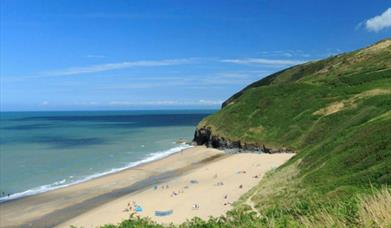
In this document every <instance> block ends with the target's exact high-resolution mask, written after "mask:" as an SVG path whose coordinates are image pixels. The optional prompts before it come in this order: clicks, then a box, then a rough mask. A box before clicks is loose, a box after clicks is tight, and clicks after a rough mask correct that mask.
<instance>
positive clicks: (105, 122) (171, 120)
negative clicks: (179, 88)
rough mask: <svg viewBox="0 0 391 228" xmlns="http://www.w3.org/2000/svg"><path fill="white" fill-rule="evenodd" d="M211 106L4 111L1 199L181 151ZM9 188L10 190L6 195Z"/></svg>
mask: <svg viewBox="0 0 391 228" xmlns="http://www.w3.org/2000/svg"><path fill="white" fill-rule="evenodd" d="M211 112H212V111H205V110H199V111H116V112H113V111H110V112H104V111H101V112H1V113H0V116H1V118H0V121H1V122H0V123H1V124H0V201H5V200H9V199H14V198H18V197H21V196H26V195H32V194H36V193H40V192H45V191H48V190H51V189H56V188H59V187H63V186H67V185H70V184H74V183H78V182H82V181H86V180H88V179H91V178H95V177H98V176H101V175H104V174H108V173H112V172H117V171H119V170H122V169H124V168H127V167H132V166H135V165H137V164H140V163H142V162H148V161H151V160H155V159H158V158H161V157H164V156H167V155H169V154H171V153H174V152H177V151H179V150H181V149H183V148H186V147H188V146H187V145H181V144H176V141H177V140H178V139H181V138H182V139H185V140H188V141H190V140H191V139H192V137H193V133H194V128H195V126H196V124H197V123H198V122H199V121H200V120H201V119H202V118H203V117H205V116H206V115H208V114H210V113H211ZM8 194H10V196H8Z"/></svg>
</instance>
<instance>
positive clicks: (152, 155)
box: [0, 144, 192, 203]
mask: <svg viewBox="0 0 391 228" xmlns="http://www.w3.org/2000/svg"><path fill="white" fill-rule="evenodd" d="M190 147H192V146H190V145H187V144H181V145H179V146H176V147H174V148H171V149H168V150H165V151H157V152H153V153H150V154H149V155H148V156H147V157H146V158H144V159H142V160H140V161H135V162H130V163H128V164H127V165H125V166H123V167H120V168H114V169H111V170H107V171H104V172H101V173H96V174H93V175H90V176H86V177H83V178H81V179H78V180H74V181H72V182H70V183H68V184H65V183H66V182H67V180H66V179H62V180H60V181H55V182H53V183H51V184H46V185H42V186H38V187H34V188H31V189H28V190H26V191H23V192H18V193H14V194H12V195H10V196H5V197H0V203H1V202H5V201H9V200H14V199H19V198H22V197H26V196H31V195H36V194H39V193H44V192H48V191H52V190H55V189H59V188H64V187H68V186H71V185H75V184H79V183H82V182H86V181H89V180H92V179H95V178H98V177H101V176H105V175H108V174H112V173H116V172H120V171H122V170H125V169H128V168H132V167H135V166H138V165H141V164H144V163H148V162H151V161H155V160H159V159H162V158H164V157H167V156H169V155H171V154H174V153H177V152H180V151H182V150H184V149H188V148H190ZM72 178H73V176H71V177H70V179H72Z"/></svg>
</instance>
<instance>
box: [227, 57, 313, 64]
mask: <svg viewBox="0 0 391 228" xmlns="http://www.w3.org/2000/svg"><path fill="white" fill-rule="evenodd" d="M221 62H223V63H235V64H258V65H296V64H301V63H305V62H306V61H303V60H286V59H257V58H247V59H223V60H221Z"/></svg>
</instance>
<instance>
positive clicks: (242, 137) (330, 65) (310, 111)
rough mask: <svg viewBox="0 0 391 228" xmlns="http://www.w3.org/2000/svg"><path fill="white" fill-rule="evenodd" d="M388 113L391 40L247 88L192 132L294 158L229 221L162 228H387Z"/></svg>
mask: <svg viewBox="0 0 391 228" xmlns="http://www.w3.org/2000/svg"><path fill="white" fill-rule="evenodd" d="M390 110H391V39H387V40H383V41H381V42H378V43H376V44H374V45H372V46H370V47H368V48H364V49H361V50H357V51H354V52H351V53H346V54H342V55H338V56H334V57H330V58H328V59H325V60H320V61H316V62H310V63H305V64H302V65H298V66H294V67H291V68H288V69H286V70H283V71H281V72H277V73H275V74H273V75H270V76H268V77H266V78H264V79H262V80H260V81H257V82H255V83H253V84H251V85H249V86H248V87H246V88H245V89H243V90H242V91H240V92H239V93H237V94H235V95H234V96H232V97H231V98H229V99H228V100H227V101H226V102H224V105H223V108H222V109H221V110H220V111H219V112H217V113H215V114H212V115H210V116H208V117H206V118H205V119H203V120H202V121H201V122H200V123H199V125H198V127H197V128H198V129H208V130H209V131H210V132H211V136H212V137H219V138H224V139H225V140H227V141H239V142H240V144H253V145H258V146H261V145H263V144H265V145H267V147H277V148H279V147H280V148H281V147H288V148H290V149H292V150H294V151H297V154H296V156H294V157H293V158H292V159H291V160H289V161H288V162H287V163H285V164H284V165H283V166H281V167H280V168H278V169H276V170H274V171H272V172H270V173H269V174H268V175H267V176H266V177H265V178H263V179H262V180H261V181H260V183H259V184H258V185H257V186H256V187H254V188H253V189H252V190H250V191H249V192H248V193H246V194H245V195H243V196H242V198H241V199H240V200H239V201H238V202H236V203H235V208H234V210H232V211H229V212H228V213H227V214H226V215H225V216H222V217H220V218H210V219H209V220H208V221H203V220H201V219H199V218H194V219H192V220H190V221H187V222H185V223H183V224H181V225H178V226H174V225H169V226H167V227H319V226H322V227H391V206H390V205H391V197H390V193H391V190H390V184H391V141H390V139H391V111H390ZM148 226H150V227H163V226H162V225H159V224H156V223H154V222H152V221H150V220H148V219H144V218H135V217H132V218H131V219H130V220H127V221H124V222H123V223H121V224H120V225H118V226H112V225H109V226H105V227H148Z"/></svg>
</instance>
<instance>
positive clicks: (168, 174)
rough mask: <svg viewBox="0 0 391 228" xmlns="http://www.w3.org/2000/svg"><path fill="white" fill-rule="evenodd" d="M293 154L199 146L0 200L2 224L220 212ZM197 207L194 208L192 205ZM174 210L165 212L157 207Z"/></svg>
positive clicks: (94, 222)
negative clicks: (225, 150) (237, 151)
mask: <svg viewBox="0 0 391 228" xmlns="http://www.w3.org/2000/svg"><path fill="white" fill-rule="evenodd" d="M292 156H293V155H292V154H254V153H241V154H233V155H229V154H224V153H223V151H220V150H216V149H211V148H206V147H202V146H197V147H192V148H189V149H186V150H183V151H181V152H178V153H175V154H172V155H170V156H168V157H165V158H163V159H160V160H157V161H153V162H150V163H146V164H143V165H139V166H136V167H133V168H129V169H126V170H123V171H121V172H118V173H114V174H110V175H106V176H103V177H99V178H97V179H93V180H90V181H87V182H83V183H80V184H76V185H72V186H69V187H65V188H61V189H57V190H53V191H49V192H46V193H42V194H38V195H34V196H29V197H25V198H21V199H18V200H13V201H9V202H5V203H2V204H0V211H1V218H0V221H1V224H0V225H1V227H10V226H33V227H42V226H46V227H48V226H49V227H51V226H58V227H69V226H70V225H75V226H77V227H80V226H83V227H97V226H99V225H103V224H107V223H119V222H121V221H122V220H123V219H126V218H128V217H129V214H130V212H129V211H127V210H126V209H127V207H128V204H130V205H133V204H137V205H138V206H139V207H141V208H142V212H138V214H139V215H140V216H148V217H151V218H152V219H153V220H155V221H157V222H161V223H170V222H173V223H180V222H183V221H185V220H186V219H189V218H191V217H194V216H199V217H201V218H207V217H208V216H219V215H222V214H224V213H225V212H226V211H227V210H229V209H231V208H232V206H231V203H233V202H234V201H236V200H237V199H239V197H240V195H242V194H243V193H245V192H246V191H248V190H249V189H250V188H251V187H253V186H255V185H256V184H257V183H258V182H259V180H260V179H261V177H262V176H263V175H264V174H265V173H266V172H267V171H268V170H270V169H272V168H276V167H278V166H279V165H281V164H283V163H284V162H285V161H286V160H288V159H289V158H290V157H292ZM195 205H196V207H198V208H194V206H195ZM168 210H172V214H170V215H168V216H155V211H168Z"/></svg>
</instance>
